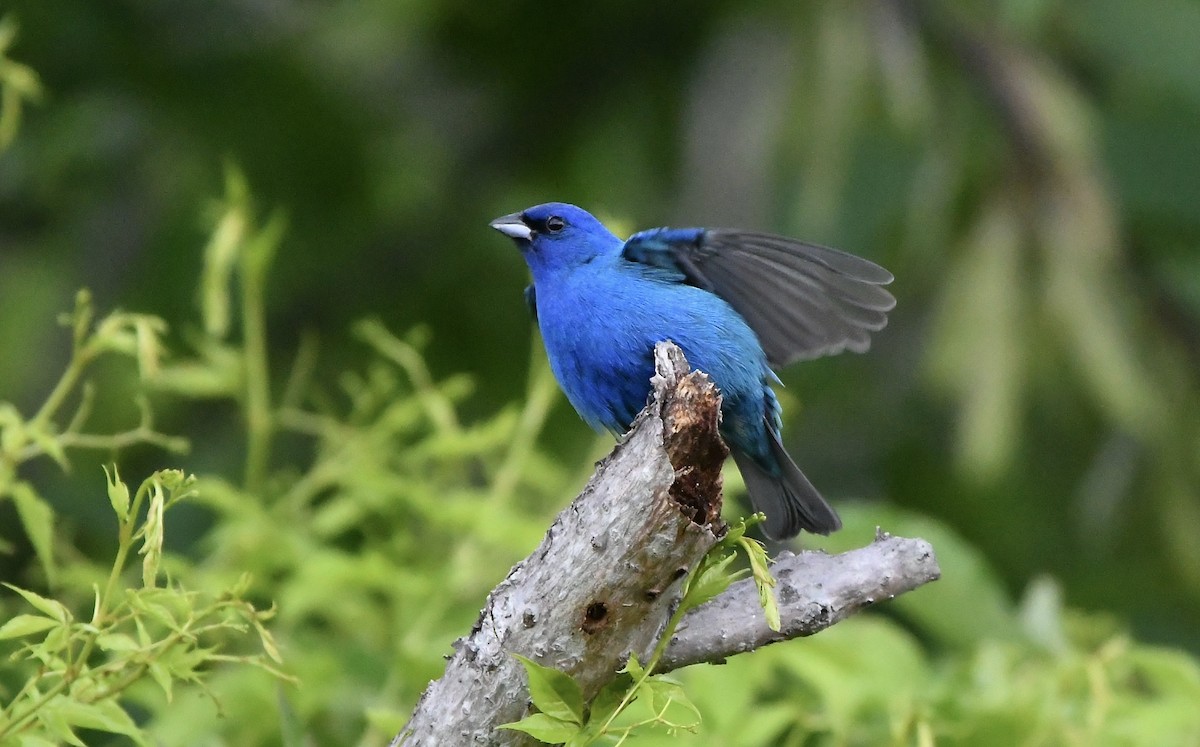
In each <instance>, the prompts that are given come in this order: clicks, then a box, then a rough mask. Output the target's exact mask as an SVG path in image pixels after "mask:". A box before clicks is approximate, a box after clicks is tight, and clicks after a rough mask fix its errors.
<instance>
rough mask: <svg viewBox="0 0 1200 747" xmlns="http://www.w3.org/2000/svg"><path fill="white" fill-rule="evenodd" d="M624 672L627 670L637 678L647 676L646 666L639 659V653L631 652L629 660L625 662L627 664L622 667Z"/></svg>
mask: <svg viewBox="0 0 1200 747" xmlns="http://www.w3.org/2000/svg"><path fill="white" fill-rule="evenodd" d="M621 671H622V672H626V673H628V674H629V676H631V677H633V678H634V679H635V680H640V679H641V678H642V677H644V676H646V668H645V667H643V666H642V664H641V662H639V661H638V658H637V654H630V655H629V661H627V662H625V666H624V667H622V668H621Z"/></svg>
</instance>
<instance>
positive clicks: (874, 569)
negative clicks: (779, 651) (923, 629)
mask: <svg viewBox="0 0 1200 747" xmlns="http://www.w3.org/2000/svg"><path fill="white" fill-rule="evenodd" d="M771 574H772V575H773V576H774V577H775V580H776V583H777V586H776V589H775V593H776V598H777V599H778V600H779V615H780V620H781V623H782V625H781V626H780V630H779V631H778V632H776V631H773V630H771V629H770V628H768V627H767V622H766V619H765V618H764V616H763V612H762V608H761V607H760V606H759V602H758V589H757V588H755V586H754V582H753V581H752V580H751V579H744V580H742V581H739V582H737V583H736V584H734V585H733V586H730V587H729V589H727V590H726V591H725V593H724V594H722V595H720V596H719V597H717V598H716V599H713V600H712V601H710V602H709V603H707V604H705V605H703V606H701V607H698V608H697V609H694V610H692V611H691V612H689V613H688V614H687V615H684V617H683V620H682V621H681V622H680V623H679V628H678V629H677V630H676V631H675V635H674V636H672V638H671V643H670V645H669V646H667V650H666V653H665V654H663V658H662V662H661V668H662V671H671V670H673V669H679V668H680V667H686V666H689V665H691V664H699V663H702V662H714V661H720V660H721V659H725V658H728V657H730V656H733V655H734V654H741V653H745V652H747V651H753V650H754V649H757V648H761V647H763V646H766V645H767V644H770V643H777V642H779V641H786V640H789V639H791V638H798V637H800V636H807V635H812V634H813V633H817V632H819V631H822V630H824V629H825V628H828V627H829V626H830V625H833V624H835V623H838V622H841V621H842V620H844V619H846V618H847V617H849V616H850V615H852V614H854V613H855V612H858V611H859V610H861V609H863V608H864V607H868V606H870V605H872V604H874V603H876V602H881V601H885V600H888V599H891V598H893V597H895V596H897V595H899V594H903V593H904V592H906V591H912V590H913V589H915V588H917V587H918V586H921V585H923V584H926V583H929V582H930V581H934V580H936V579H937V578H938V576H940V575H941V571H940V570H939V569H938V564H937V559H936V558H935V557H934V555H933V548H932V547H931V546H930V545H929V543H928V542H926V541H925V540H922V539H907V538H904V537H892V536H889V535H886V534H882V533H881V534H878V535H877V536H876V540H875V542H873V543H872V544H870V545H867V546H866V547H860V548H858V549H857V550H851V551H849V552H845V553H841V554H840V555H826V554H825V553H823V552H817V551H808V552H801V553H800V554H799V555H793V554H792V553H790V552H786V551H785V552H783V553H781V554H780V555H779V556H778V557H777V558H776V559H775V564H774V565H773V566H771Z"/></svg>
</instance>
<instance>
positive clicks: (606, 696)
mask: <svg viewBox="0 0 1200 747" xmlns="http://www.w3.org/2000/svg"><path fill="white" fill-rule="evenodd" d="M636 681H637V680H636V679H635V678H634V676H633V675H632V674H630V673H629V672H627V671H623V672H621V673H620V674H618V675H617V676H616V677H614V678H613V679H612V680H611V681H610V682H609V683H608V684H606V685H605V686H604V687H602V688H600V692H598V693H596V697H594V698H592V702H591V705H590V706H589V708H588V725H589V726H595V727H598V726H602V725H603V724H604V723H605V722H607V721H608V719H609V717H611V716H612V715H613V713H614V712H616V710H617V706H619V705H621V701H622V700H624V699H625V696H626V695H627V694H628V693H629V690H630V688H632V687H633V685H634V683H635V682H636ZM630 702H632V699H631V701H630Z"/></svg>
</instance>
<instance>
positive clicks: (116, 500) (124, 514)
mask: <svg viewBox="0 0 1200 747" xmlns="http://www.w3.org/2000/svg"><path fill="white" fill-rule="evenodd" d="M102 469H103V470H104V478H105V480H106V481H107V482H108V502H109V503H111V504H112V507H113V511H116V512H117V519H118V520H119V521H120V522H121V523H124V522H126V521H128V520H129V486H128V485H126V484H125V483H124V482H122V481H121V474H120V473H119V472H117V465H115V464H114V465H113V467H112V474H109V471H108V467H107V466H104V467H102Z"/></svg>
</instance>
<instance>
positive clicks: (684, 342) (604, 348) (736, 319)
mask: <svg viewBox="0 0 1200 747" xmlns="http://www.w3.org/2000/svg"><path fill="white" fill-rule="evenodd" d="M543 286H545V287H543ZM537 304H538V323H539V326H540V328H541V332H542V338H543V341H544V343H545V346H546V353H547V356H548V357H549V359H550V365H551V368H552V369H553V371H554V375H555V377H556V378H557V379H558V381H559V384H560V385H561V386H562V389H563V391H564V392H565V393H566V395H567V399H569V400H570V401H571V404H572V405H573V406H574V407H575V409H576V411H578V412H579V414H580V415H581V416H582V417H583V419H584V420H585V421H587V422H588V423H589V424H590V425H591V426H592V427H593V428H596V429H597V430H600V429H607V430H610V431H613V432H615V433H623V432H624V431H626V430H628V428H629V425H630V424H631V423H632V421H633V418H634V417H635V416H636V415H637V413H638V412H639V411H640V410H641V408H642V407H643V406H644V405H645V403H646V397H647V395H648V394H649V391H650V377H651V376H652V375H653V374H654V345H655V344H656V343H658V342H660V341H662V340H668V339H669V340H672V341H673V342H675V343H676V344H678V345H679V346H680V348H682V349H683V351H684V354H685V355H686V356H687V357H688V361H689V362H690V363H691V365H692V366H693V367H694V368H697V369H700V370H703V371H705V372H706V373H708V374H709V375H710V376H712V378H713V380H714V381H715V382H716V384H717V386H718V387H719V388H720V389H721V391H722V394H723V395H724V397H725V404H726V407H725V408H723V409H724V410H728V407H729V406H730V405H732V404H735V403H737V402H742V401H750V402H761V397H762V387H763V386H764V384H763V380H764V376H765V375H766V374H767V368H766V363H765V359H764V358H763V354H762V350H761V348H760V347H759V344H758V340H757V338H756V337H755V336H754V333H753V332H751V331H750V329H749V327H748V326H747V325H746V323H745V321H744V320H742V318H741V317H740V316H738V315H737V313H736V312H734V311H733V309H732V308H731V307H730V306H729V305H728V304H726V303H725V302H724V301H722V300H721V299H719V298H717V297H716V296H713V295H712V294H710V293H707V292H705V291H702V290H700V289H698V288H693V287H691V286H683V285H677V284H668V283H662V282H658V281H655V280H653V279H645V278H642V277H639V276H633V277H625V276H622V275H620V274H617V273H583V272H577V273H574V275H573V276H571V277H568V278H563V279H561V281H560V282H556V283H543V284H541V285H538V286H537ZM755 407H756V408H757V412H759V413H761V412H762V410H761V404H758V405H755ZM726 415H727V419H728V417H729V416H730V415H733V413H730V412H727V413H726ZM758 417H761V415H759V416H758Z"/></svg>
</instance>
